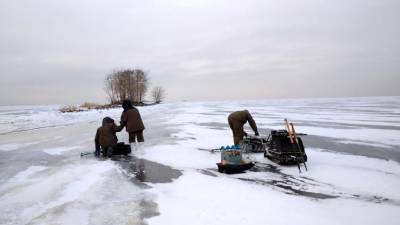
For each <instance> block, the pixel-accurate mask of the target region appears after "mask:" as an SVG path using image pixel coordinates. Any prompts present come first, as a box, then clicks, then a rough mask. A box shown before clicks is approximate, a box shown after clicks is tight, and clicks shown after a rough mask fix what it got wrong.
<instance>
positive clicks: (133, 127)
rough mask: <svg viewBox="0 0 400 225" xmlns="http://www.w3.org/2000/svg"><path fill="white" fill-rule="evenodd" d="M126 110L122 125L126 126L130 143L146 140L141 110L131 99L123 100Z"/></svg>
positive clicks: (122, 117)
mask: <svg viewBox="0 0 400 225" xmlns="http://www.w3.org/2000/svg"><path fill="white" fill-rule="evenodd" d="M122 108H123V109H124V111H123V112H122V115H121V126H124V127H126V132H128V134H129V143H135V142H136V140H137V142H139V143H140V142H144V137H143V130H144V129H145V127H144V124H143V121H142V117H141V116H140V113H139V110H138V109H137V108H135V107H134V106H133V105H132V102H131V101H129V100H124V101H123V102H122Z"/></svg>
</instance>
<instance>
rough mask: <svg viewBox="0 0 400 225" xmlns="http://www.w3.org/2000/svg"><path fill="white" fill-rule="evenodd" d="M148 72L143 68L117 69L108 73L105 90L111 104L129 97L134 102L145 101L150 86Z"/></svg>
mask: <svg viewBox="0 0 400 225" xmlns="http://www.w3.org/2000/svg"><path fill="white" fill-rule="evenodd" d="M148 80H149V79H148V76H147V73H146V72H144V71H143V70H141V69H125V70H115V71H113V72H112V73H111V74H109V75H107V76H106V78H105V80H104V83H105V91H106V93H107V95H108V98H109V100H110V103H111V104H116V103H121V102H122V101H123V100H125V99H129V100H131V101H132V102H134V103H143V96H145V95H146V92H147V87H148Z"/></svg>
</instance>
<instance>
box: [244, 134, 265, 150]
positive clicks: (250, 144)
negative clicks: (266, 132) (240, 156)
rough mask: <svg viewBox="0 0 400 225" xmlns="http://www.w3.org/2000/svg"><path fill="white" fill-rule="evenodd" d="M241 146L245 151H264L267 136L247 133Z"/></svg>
mask: <svg viewBox="0 0 400 225" xmlns="http://www.w3.org/2000/svg"><path fill="white" fill-rule="evenodd" d="M241 147H242V151H243V152H245V153H259V152H264V151H265V149H266V147H267V137H266V136H264V137H262V136H253V135H247V136H245V137H244V138H243V141H242V144H241Z"/></svg>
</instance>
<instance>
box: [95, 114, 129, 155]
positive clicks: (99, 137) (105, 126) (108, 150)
mask: <svg viewBox="0 0 400 225" xmlns="http://www.w3.org/2000/svg"><path fill="white" fill-rule="evenodd" d="M123 128H124V127H123V126H117V125H116V124H115V123H114V120H113V119H111V118H110V117H105V118H104V119H103V122H102V126H101V127H99V128H98V129H97V132H96V137H95V139H94V141H95V146H96V152H95V154H96V155H97V156H99V155H100V151H101V150H103V155H107V156H111V155H112V154H113V152H114V150H115V149H116V147H117V145H118V138H117V135H116V133H117V132H120V131H121V130H122V129H123Z"/></svg>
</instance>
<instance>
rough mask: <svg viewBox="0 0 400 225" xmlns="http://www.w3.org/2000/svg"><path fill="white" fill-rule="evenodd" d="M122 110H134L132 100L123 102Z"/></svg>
mask: <svg viewBox="0 0 400 225" xmlns="http://www.w3.org/2000/svg"><path fill="white" fill-rule="evenodd" d="M122 108H123V109H124V110H128V109H130V108H132V102H131V100H124V101H123V102H122Z"/></svg>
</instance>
